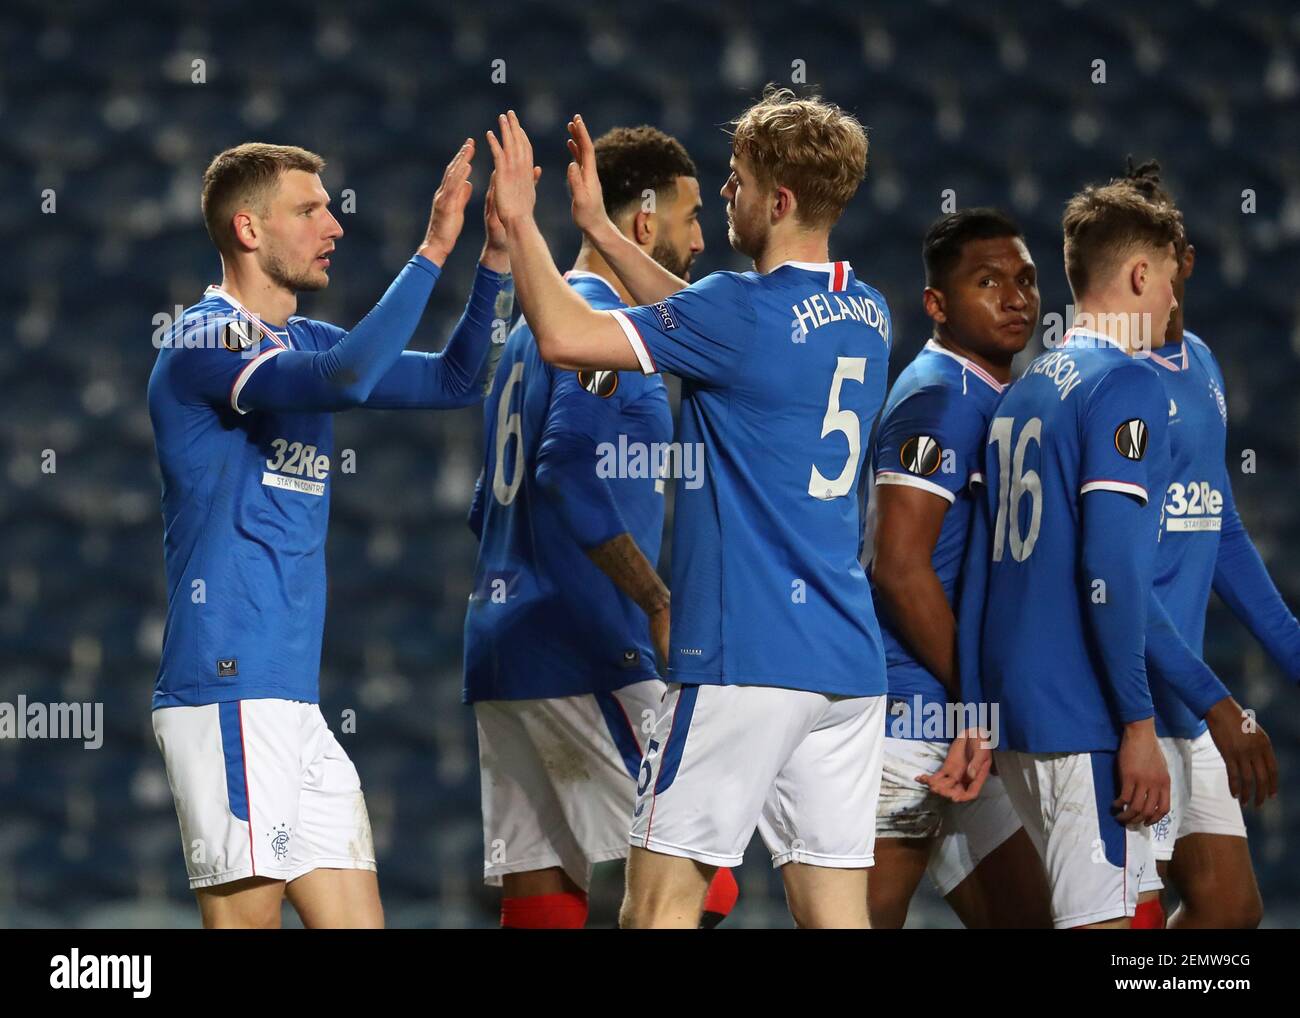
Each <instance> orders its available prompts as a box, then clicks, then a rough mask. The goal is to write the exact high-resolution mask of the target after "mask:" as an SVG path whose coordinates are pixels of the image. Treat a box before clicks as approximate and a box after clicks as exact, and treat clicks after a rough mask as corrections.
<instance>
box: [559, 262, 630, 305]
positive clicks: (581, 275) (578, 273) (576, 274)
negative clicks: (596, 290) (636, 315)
mask: <svg viewBox="0 0 1300 1018" xmlns="http://www.w3.org/2000/svg"><path fill="white" fill-rule="evenodd" d="M564 278H565V279H566V280H567V279H594V280H596V281H597V282H600V283H604V284H605V285H606V286H607V287H609V292H610V293H612V294H613V295H614V298H615V299H616V300H617V301H618V302H619V303H620V304H622V303H623V298H622V297H621V296H620V295H619V292H618V291H617V290H615V289H614V284H613V283H611V282H610V281H609V280H608V279H606V278H605V277H604V276H601V275H598V274H597V273H595V272H588V271H587V270H586V269H570V270H569V271H568V272H566V273H565V274H564Z"/></svg>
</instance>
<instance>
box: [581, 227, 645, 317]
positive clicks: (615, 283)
mask: <svg viewBox="0 0 1300 1018" xmlns="http://www.w3.org/2000/svg"><path fill="white" fill-rule="evenodd" d="M573 268H574V271H575V272H590V273H591V274H592V275H593V276H599V277H600V278H601V279H603V280H604V281H605V282H607V283H608V284H609V285H610V286H612V287H613V288H614V292H615V293H617V294H618V297H619V300H621V301H622V302H623V303H624V304H627V305H628V306H629V307H631V306H632V305H634V304H635V303H636V301H634V300H633V299H632V295H631V294H630V293H628V291H627V287H625V286H624V285H623V281H622V280H621V279H619V278H618V273H617V272H615V271H614V270H613V268H612V267H611V266H610V264H609V262H607V261H605V259H604V258H602V257H601V254H600V252H599V251H597V250H596V249H595V248H594V247H592V246H591V245H590V244H588V243H586V242H585V241H584V242H583V245H582V247H581V248H580V249H579V250H578V257H577V258H575V259H574V261H573Z"/></svg>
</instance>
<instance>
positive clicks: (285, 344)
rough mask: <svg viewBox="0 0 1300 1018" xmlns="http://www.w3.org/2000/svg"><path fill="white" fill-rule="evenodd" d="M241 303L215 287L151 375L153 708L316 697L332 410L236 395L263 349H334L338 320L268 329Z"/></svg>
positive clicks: (179, 327)
mask: <svg viewBox="0 0 1300 1018" xmlns="http://www.w3.org/2000/svg"><path fill="white" fill-rule="evenodd" d="M237 308H238V305H237V304H236V303H235V302H234V300H233V299H232V298H230V297H229V296H227V295H226V294H225V293H224V291H222V290H220V289H219V288H217V287H209V289H208V291H207V293H206V294H205V295H204V298H203V300H201V301H200V302H199V303H197V304H195V305H193V306H192V307H189V308H187V309H186V310H185V312H184V314H183V315H182V317H181V319H180V321H179V322H177V323H176V325H175V326H174V327H173V329H172V330H171V331H170V332H169V333H167V334H166V335H165V336H164V337H163V338H162V343H161V346H160V348H159V351H158V358H157V360H156V361H155V363H154V368H153V372H152V373H151V375H150V376H149V416H150V418H151V420H152V422H153V430H154V440H155V444H156V446H157V450H158V462H159V466H160V468H161V472H162V513H163V527H164V533H163V558H164V564H165V569H166V574H167V620H166V627H165V629H164V631H163V650H162V662H161V664H160V666H159V670H158V678H157V683H156V685H155V688H154V695H153V706H154V707H155V708H158V707H172V706H179V705H191V706H192V705H197V704H208V703H220V702H223V701H228V700H240V699H255V698H259V697H276V698H282V699H288V700H304V701H308V702H313V703H314V702H317V701H318V700H319V696H320V694H319V679H320V649H321V633H322V629H323V626H324V620H325V531H326V526H327V523H328V519H329V492H330V483H331V474H332V469H333V468H332V463H331V457H332V455H333V442H334V431H333V419H332V416H331V415H330V414H328V413H272V412H268V411H263V410H258V411H254V412H251V413H249V412H247V411H246V409H245V408H243V407H241V406H240V405H239V394H240V391H241V389H242V388H243V386H244V384H245V383H246V382H247V380H248V378H249V377H250V376H251V374H252V372H253V371H254V370H256V368H257V366H258V365H259V364H262V363H264V362H265V360H266V359H267V358H270V357H274V356H276V355H277V354H279V353H280V352H282V351H283V350H286V349H293V350H313V351H314V350H323V349H327V348H328V347H329V345H330V344H331V342H332V341H333V338H334V333H335V332H337V330H336V329H334V327H333V326H329V325H327V324H325V323H323V322H314V321H311V320H310V319H307V318H302V317H298V316H294V317H292V318H290V319H289V320H288V323H287V325H286V326H285V327H284V328H270V327H267V326H265V325H263V326H261V328H260V329H259V328H258V327H257V323H255V322H254V321H253V320H252V319H250V318H249V317H246V316H245V315H244V314H243V313H242V309H240V310H236V309H237Z"/></svg>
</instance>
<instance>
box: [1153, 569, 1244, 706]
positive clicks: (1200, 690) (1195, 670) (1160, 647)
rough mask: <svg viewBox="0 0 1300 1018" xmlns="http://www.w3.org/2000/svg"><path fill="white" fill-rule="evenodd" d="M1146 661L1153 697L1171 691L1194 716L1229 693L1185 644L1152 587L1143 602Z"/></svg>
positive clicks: (1207, 666) (1165, 694)
mask: <svg viewBox="0 0 1300 1018" xmlns="http://www.w3.org/2000/svg"><path fill="white" fill-rule="evenodd" d="M1146 664H1147V675H1148V678H1149V681H1150V688H1151V692H1152V694H1153V695H1154V696H1155V699H1156V700H1157V701H1159V700H1161V699H1162V697H1167V696H1168V695H1169V694H1171V693H1172V694H1173V695H1174V696H1176V697H1178V699H1180V700H1182V701H1183V703H1185V704H1186V705H1187V707H1188V709H1189V710H1191V712H1192V713H1193V714H1195V715H1196V716H1197V717H1198V718H1203V717H1205V715H1206V714H1207V713H1209V710H1210V708H1211V707H1213V706H1214V705H1215V704H1216V703H1218V702H1219V701H1220V700H1222V699H1223V698H1224V697H1225V696H1229V695H1231V694H1230V693H1229V692H1228V687H1227V686H1225V685H1224V684H1223V683H1222V682H1220V681H1219V677H1218V676H1217V675H1215V674H1214V672H1213V671H1211V670H1210V666H1209V665H1207V664H1206V663H1205V662H1204V661H1202V660H1201V658H1200V657H1199V656H1197V654H1196V652H1195V651H1193V650H1192V648H1191V647H1189V646H1187V643H1186V642H1185V641H1184V640H1183V638H1182V635H1181V634H1180V633H1179V632H1178V628H1177V627H1176V626H1175V625H1174V622H1173V619H1171V618H1170V617H1169V613H1168V612H1167V611H1166V610H1165V606H1164V605H1163V604H1162V603H1161V602H1160V598H1158V597H1157V596H1156V593H1155V591H1154V590H1152V591H1151V593H1150V594H1149V600H1148V602H1147V640H1146ZM1162 686H1163V687H1164V688H1163V689H1161V688H1160V687H1162Z"/></svg>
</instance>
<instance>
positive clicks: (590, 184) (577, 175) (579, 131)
mask: <svg viewBox="0 0 1300 1018" xmlns="http://www.w3.org/2000/svg"><path fill="white" fill-rule="evenodd" d="M566 144H567V145H568V147H569V154H570V155H571V156H573V162H571V163H569V170H568V179H569V195H570V197H571V198H572V199H573V204H572V212H573V222H574V225H575V226H577V227H578V229H580V230H581V231H582V232H583V233H585V234H588V235H590V234H592V233H594V232H595V231H596V230H597V229H598V228H600V227H602V226H604V225H606V224H607V223H608V222H609V215H608V214H607V213H606V212H605V196H604V193H603V191H602V190H601V186H600V176H599V174H597V172H596V146H595V145H594V144H593V143H592V140H591V135H590V134H588V133H587V125H586V124H585V123H583V121H582V114H580V113H579V114H575V115H574V117H573V119H572V120H570V121H569V140H568V142H567V143H566Z"/></svg>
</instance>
